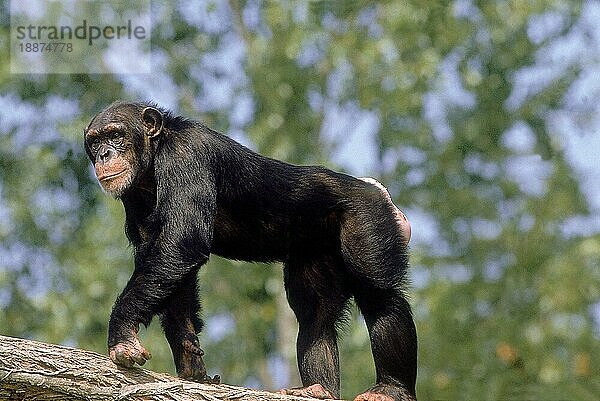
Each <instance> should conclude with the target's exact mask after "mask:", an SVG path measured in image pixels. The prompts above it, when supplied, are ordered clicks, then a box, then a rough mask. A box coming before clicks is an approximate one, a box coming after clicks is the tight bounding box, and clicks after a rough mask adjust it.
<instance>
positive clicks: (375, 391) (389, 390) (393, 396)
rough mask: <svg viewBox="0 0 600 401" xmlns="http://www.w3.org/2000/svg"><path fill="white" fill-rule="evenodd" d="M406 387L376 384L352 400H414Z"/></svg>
mask: <svg viewBox="0 0 600 401" xmlns="http://www.w3.org/2000/svg"><path fill="white" fill-rule="evenodd" d="M416 399H417V398H416V397H415V396H414V395H413V394H411V393H409V392H408V391H407V390H406V389H404V388H401V387H396V386H391V385H388V384H377V385H375V386H373V387H371V388H370V389H369V390H367V391H365V392H364V393H362V394H359V395H357V396H356V398H354V401H416Z"/></svg>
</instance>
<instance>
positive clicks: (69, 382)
mask: <svg viewBox="0 0 600 401" xmlns="http://www.w3.org/2000/svg"><path fill="white" fill-rule="evenodd" d="M0 400H53V401H56V400H160V401H162V400H178V401H179V400H182V401H183V400H206V401H220V400H239V401H255V400H268V401H284V400H286V401H299V400H307V399H305V398H300V397H292V396H285V395H279V394H274V393H268V392H265V391H255V390H248V389H244V388H239V387H233V386H228V385H211V384H200V383H194V382H190V381H186V380H181V379H178V378H176V377H173V376H170V375H168V374H164V373H155V372H151V371H149V370H145V369H141V368H131V369H124V368H119V367H118V366H116V365H115V364H113V363H112V362H111V361H110V359H108V357H106V356H104V355H100V354H97V353H95V352H91V351H85V350H80V349H74V348H69V347H63V346H60V345H53V344H46V343H41V342H37V341H30V340H23V339H20V338H11V337H4V336H0Z"/></svg>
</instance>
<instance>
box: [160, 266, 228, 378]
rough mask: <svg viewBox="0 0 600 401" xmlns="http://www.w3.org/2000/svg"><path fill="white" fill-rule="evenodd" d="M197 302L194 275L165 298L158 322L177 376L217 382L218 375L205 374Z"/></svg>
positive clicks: (198, 305) (200, 323) (198, 304)
mask: <svg viewBox="0 0 600 401" xmlns="http://www.w3.org/2000/svg"><path fill="white" fill-rule="evenodd" d="M199 309H200V302H199V300H198V289H197V284H196V277H195V274H194V275H192V276H191V277H189V278H186V280H185V283H184V284H182V286H181V287H180V288H179V289H178V290H177V291H176V292H175V293H174V294H173V295H172V296H171V297H170V298H169V300H168V301H167V303H166V306H165V308H164V309H163V311H162V313H161V323H162V326H163V329H164V331H165V336H166V337H167V341H168V342H169V345H170V346H171V351H172V352H173V359H174V361H175V367H176V369H177V375H178V376H179V377H181V378H183V379H190V380H195V381H199V382H203V383H213V384H218V383H219V382H220V377H219V376H218V375H216V376H214V377H210V376H208V375H207V374H206V366H205V365H204V361H203V360H202V356H203V355H204V351H203V350H202V349H201V348H200V344H199V342H198V336H197V334H198V333H200V331H201V330H202V325H203V324H202V320H200V318H199V317H198V311H199Z"/></svg>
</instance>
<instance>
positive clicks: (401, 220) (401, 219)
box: [359, 177, 411, 245]
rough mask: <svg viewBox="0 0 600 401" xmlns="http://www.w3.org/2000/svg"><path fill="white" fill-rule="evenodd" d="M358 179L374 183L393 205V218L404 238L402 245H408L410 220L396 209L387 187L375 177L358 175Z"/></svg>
mask: <svg viewBox="0 0 600 401" xmlns="http://www.w3.org/2000/svg"><path fill="white" fill-rule="evenodd" d="M359 180H362V181H364V182H368V183H369V184H373V185H375V186H376V187H377V188H379V190H380V191H381V192H382V193H383V195H384V196H385V199H386V200H387V201H388V202H389V204H390V205H391V206H392V207H393V210H394V218H395V220H396V223H397V224H398V227H400V231H401V232H402V238H403V240H404V245H408V242H409V241H410V235H411V228H410V222H409V221H408V218H407V217H406V215H405V214H404V213H402V211H401V210H400V209H398V207H397V206H396V205H394V202H393V201H392V197H391V196H390V193H389V192H388V190H387V188H386V187H384V186H383V184H381V183H380V182H379V181H377V180H376V179H374V178H371V177H360V178H359Z"/></svg>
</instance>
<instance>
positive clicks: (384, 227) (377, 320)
mask: <svg viewBox="0 0 600 401" xmlns="http://www.w3.org/2000/svg"><path fill="white" fill-rule="evenodd" d="M382 192H383V191H382ZM382 192H380V193H379V194H377V193H376V192H372V191H369V192H367V194H365V196H362V197H357V198H358V199H357V200H356V202H355V203H354V204H353V205H351V207H350V208H349V209H348V210H347V212H346V213H345V215H344V219H343V221H342V230H341V237H340V238H341V247H342V255H343V258H344V261H345V263H346V267H347V268H348V270H349V271H350V275H351V277H352V278H351V280H352V284H351V288H352V292H353V295H354V298H355V301H356V304H357V305H358V307H359V309H360V310H361V312H362V314H363V316H364V318H365V322H366V324H367V327H368V330H369V336H370V339H371V349H372V352H373V359H374V361H375V370H376V374H377V383H376V385H375V386H373V387H372V388H370V389H369V390H367V391H366V392H365V393H363V394H360V395H359V396H357V397H356V400H357V401H358V400H360V401H365V400H366V401H376V400H377V401H384V400H395V401H401V400H411V401H412V400H415V399H416V396H415V382H416V376H417V336H416V330H415V325H414V322H413V319H412V315H411V310H410V306H409V304H408V302H407V300H406V298H405V296H404V294H403V290H404V286H405V274H406V269H407V266H408V256H407V249H406V243H407V241H406V238H405V232H406V229H405V227H403V226H402V225H401V224H399V221H398V218H397V215H396V213H395V210H394V209H395V206H393V204H392V203H391V200H389V199H387V197H386V196H384V195H385V194H383V193H382Z"/></svg>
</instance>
